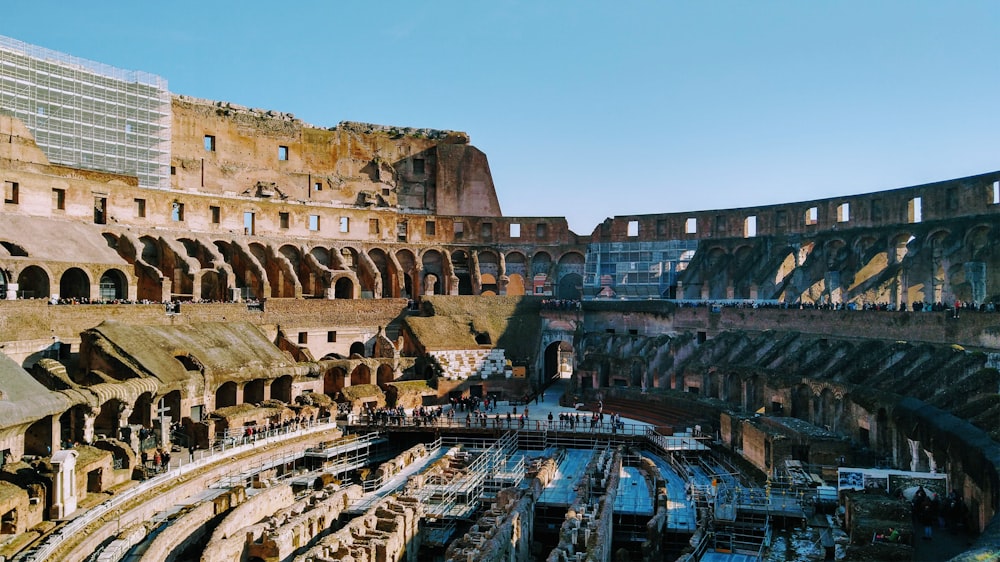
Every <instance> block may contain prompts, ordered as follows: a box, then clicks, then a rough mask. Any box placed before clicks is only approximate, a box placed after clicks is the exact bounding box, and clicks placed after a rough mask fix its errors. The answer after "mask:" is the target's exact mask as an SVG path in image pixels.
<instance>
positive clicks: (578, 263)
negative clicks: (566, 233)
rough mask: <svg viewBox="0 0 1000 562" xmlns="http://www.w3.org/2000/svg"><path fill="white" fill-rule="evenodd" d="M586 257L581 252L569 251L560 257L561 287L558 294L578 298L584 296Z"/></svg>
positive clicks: (563, 296)
mask: <svg viewBox="0 0 1000 562" xmlns="http://www.w3.org/2000/svg"><path fill="white" fill-rule="evenodd" d="M584 262H585V260H584V258H583V255H582V254H580V253H579V252H569V253H567V254H565V255H563V256H562V257H561V258H559V273H558V274H557V275H558V278H559V288H558V290H557V291H556V296H557V297H559V298H561V299H570V300H578V299H580V298H581V297H582V296H583V273H584Z"/></svg>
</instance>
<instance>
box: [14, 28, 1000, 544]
mask: <svg viewBox="0 0 1000 562" xmlns="http://www.w3.org/2000/svg"><path fill="white" fill-rule="evenodd" d="M0 182H2V187H3V200H2V208H0V557H6V558H7V559H15V560H25V561H27V560H81V561H82V560H102V561H111V560H124V559H126V558H127V559H130V560H192V559H194V560H197V559H200V560H203V561H215V560H219V561H221V560H236V559H239V560H261V561H291V560H299V561H316V562H318V561H326V560H354V561H357V562H361V561H378V562H383V561H401V560H407V561H416V560H449V561H450V560H454V561H463V562H464V561H467V560H496V561H500V560H504V561H509V560H525V561H526V560H548V561H552V562H556V561H569V560H602V561H606V560H674V559H684V560H700V559H713V560H726V559H732V560H736V559H737V558H736V557H738V556H743V558H740V559H742V560H746V559H755V558H757V559H762V558H763V557H765V556H768V555H769V553H773V552H778V551H779V549H782V548H784V549H786V551H787V552H786V554H785V555H787V556H788V557H789V558H791V559H796V556H797V557H798V558H797V559H801V560H807V559H816V557H817V556H821V555H822V551H823V549H824V548H827V547H829V548H831V549H833V551H834V552H836V554H837V556H838V557H840V558H844V559H854V560H885V559H901V560H906V559H912V558H914V557H915V556H916V557H918V558H919V556H920V554H919V552H918V550H920V549H921V548H922V549H924V550H925V551H926V549H928V548H932V547H933V548H937V549H939V550H935V551H934V552H935V553H937V554H940V557H942V558H945V557H954V559H956V560H973V559H980V558H977V557H983V556H988V555H990V554H995V553H996V552H997V551H998V549H1000V518H998V517H997V508H998V505H1000V475H998V468H1000V446H998V440H1000V394H998V388H1000V374H998V371H997V365H998V363H1000V309H998V306H1000V255H998V250H997V248H998V247H1000V244H998V237H1000V172H989V173H984V174H981V175H977V176H971V177H967V178H958V179H950V180H946V181H941V182H938V183H934V184H927V185H920V186H913V187H906V188H901V189H892V190H887V191H881V192H877V193H870V194H866V195H854V196H845V197H838V198H830V199H822V200H813V201H804V202H794V203H787V204H782V205H771V206H764V207H756V208H745V209H723V210H715V211H698V212H691V213H663V214H650V215H636V216H616V217H613V218H608V219H606V220H605V221H604V222H603V223H602V224H600V225H598V226H597V227H596V228H595V229H594V231H593V232H591V233H589V234H587V235H578V234H576V233H574V232H572V231H570V230H569V228H568V225H567V222H566V220H565V219H564V218H561V217H509V216H504V215H503V214H502V213H501V210H500V205H499V200H498V198H497V195H496V189H495V186H494V185H493V181H492V178H491V174H490V169H489V164H488V162H487V158H486V155H485V154H483V152H481V151H480V150H478V149H476V148H475V147H474V146H473V145H472V144H471V140H470V137H469V135H467V134H466V133H463V132H458V131H443V130H434V129H415V128H408V127H393V126H383V125H373V124H367V123H358V122H342V123H339V124H337V125H336V126H333V127H317V126H313V125H310V124H307V123H304V122H302V121H300V120H298V119H296V118H295V117H294V116H293V115H291V114H288V113H282V112H276V111H269V110H261V109H252V108H247V107H240V106H237V105H235V104H232V103H228V102H221V101H209V100H202V99H195V98H191V97H187V96H183V95H177V94H172V93H171V92H169V90H168V89H167V84H166V81H165V80H163V79H162V78H160V77H157V76H154V75H149V74H145V73H133V72H127V71H121V70H118V69H113V68H110V67H107V66H106V65H101V64H98V63H93V62H90V61H83V60H80V59H76V58H74V57H72V56H70V55H65V54H61V53H55V52H52V51H48V50H46V49H43V48H40V47H34V46H30V45H26V44H23V43H20V42H18V41H16V40H13V39H7V38H0ZM928 510H933V511H932V512H931V511H928ZM928 513H933V518H932V520H931V524H930V525H931V527H932V529H931V531H932V532H934V530H935V529H937V531H936V532H937V535H936V539H937V540H935V541H933V542H932V541H930V540H927V541H926V542H922V540H923V539H922V538H921V537H922V536H924V534H925V533H927V532H928V529H927V528H926V525H925V524H924V523H925V521H926V520H928V517H929V516H928V515H927V514H928ZM942 526H943V527H942ZM945 530H947V531H948V533H945ZM942 534H945V535H950V536H954V537H957V538H956V539H955V540H954V541H952V542H953V543H954V545H955V546H953V547H949V546H948V545H947V543H946V541H944V540H943V539H944V537H942V536H940V535H942ZM792 544H799V545H803V544H804V545H810V544H811V545H813V546H812V547H802V549H800V550H799V551H795V549H794V548H792V547H791V546H790V545H792ZM915 546H916V547H918V548H915ZM809 548H813V549H815V550H809ZM949 548H950V550H949ZM803 549H804V550H803ZM770 555H772V556H774V555H773V554H770ZM727 557H729V558H727ZM810 557H812V558H810Z"/></svg>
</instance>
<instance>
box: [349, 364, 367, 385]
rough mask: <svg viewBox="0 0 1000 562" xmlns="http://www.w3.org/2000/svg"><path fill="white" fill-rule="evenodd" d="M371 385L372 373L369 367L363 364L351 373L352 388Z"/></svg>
mask: <svg viewBox="0 0 1000 562" xmlns="http://www.w3.org/2000/svg"><path fill="white" fill-rule="evenodd" d="M371 383H372V371H371V369H369V368H368V365H365V364H364V363H361V364H359V365H358V366H357V367H355V368H354V370H353V371H351V386H356V385H359V384H371Z"/></svg>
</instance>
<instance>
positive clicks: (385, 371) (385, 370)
mask: <svg viewBox="0 0 1000 562" xmlns="http://www.w3.org/2000/svg"><path fill="white" fill-rule="evenodd" d="M375 375H376V380H377V381H378V384H380V385H382V384H386V383H390V382H392V381H393V380H395V378H396V377H395V374H394V373H393V372H392V367H391V366H389V365H386V364H385V363H383V364H381V365H379V366H378V369H377V370H376V371H375Z"/></svg>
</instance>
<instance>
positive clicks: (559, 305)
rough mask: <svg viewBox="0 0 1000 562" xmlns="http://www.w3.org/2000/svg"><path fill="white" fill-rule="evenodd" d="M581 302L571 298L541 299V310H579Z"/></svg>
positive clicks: (581, 306) (581, 305)
mask: <svg viewBox="0 0 1000 562" xmlns="http://www.w3.org/2000/svg"><path fill="white" fill-rule="evenodd" d="M581 308H583V304H582V303H581V302H580V301H578V300H573V299H544V300H542V309H543V310H580V309H581Z"/></svg>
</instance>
